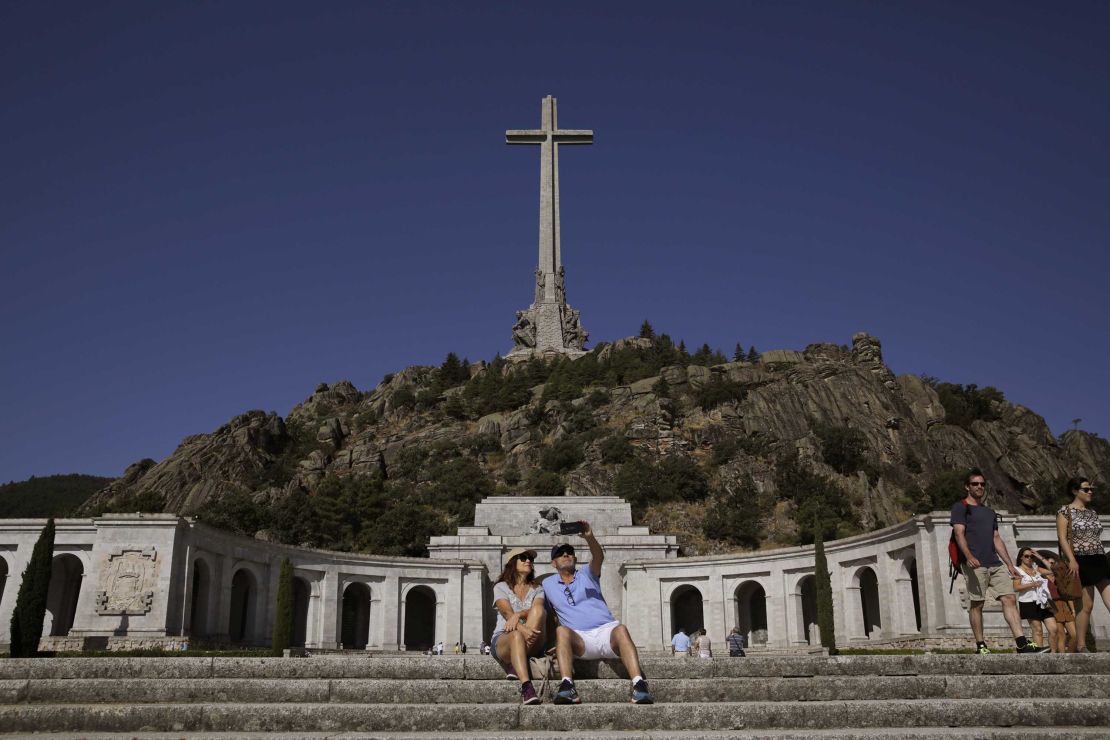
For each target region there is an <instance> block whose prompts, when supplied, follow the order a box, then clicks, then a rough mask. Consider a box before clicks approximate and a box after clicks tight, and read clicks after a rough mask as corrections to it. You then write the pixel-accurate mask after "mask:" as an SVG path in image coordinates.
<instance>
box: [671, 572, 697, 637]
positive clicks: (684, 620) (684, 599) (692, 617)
mask: <svg viewBox="0 0 1110 740" xmlns="http://www.w3.org/2000/svg"><path fill="white" fill-rule="evenodd" d="M703 601H704V597H703V596H702V593H701V591H699V590H698V588H697V586H691V585H689V584H685V585H682V586H679V587H678V588H676V589H675V590H674V591H672V592H671V633H672V634H673V633H677V632H678V630H679V628H680V627H681V628H682V629H684V630H686V634H688V635H692V634H694V632H696V631H697V630H700V629H701V628H702V627H704V626H705V612H704V609H703V606H702V602H703Z"/></svg>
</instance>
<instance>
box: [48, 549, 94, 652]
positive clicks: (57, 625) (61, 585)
mask: <svg viewBox="0 0 1110 740" xmlns="http://www.w3.org/2000/svg"><path fill="white" fill-rule="evenodd" d="M84 577H85V568H84V566H83V565H82V564H81V558H79V557H77V556H76V555H72V554H69V553H66V554H63V555H56V556H55V557H54V561H53V562H52V563H51V566H50V589H49V591H48V592H47V594H46V620H47V621H48V622H49V631H47V630H46V629H43V633H44V634H48V635H51V636H53V637H65V636H66V635H68V634H69V630H70V629H71V628H72V627H73V618H74V616H75V615H76V614H77V600H78V599H79V598H80V596H81V581H82V579H83V578H84Z"/></svg>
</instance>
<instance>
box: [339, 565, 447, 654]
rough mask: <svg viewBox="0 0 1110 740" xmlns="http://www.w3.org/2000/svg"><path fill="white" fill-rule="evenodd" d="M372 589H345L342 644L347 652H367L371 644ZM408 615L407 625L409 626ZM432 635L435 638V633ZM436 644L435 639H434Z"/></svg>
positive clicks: (353, 586) (362, 586)
mask: <svg viewBox="0 0 1110 740" xmlns="http://www.w3.org/2000/svg"><path fill="white" fill-rule="evenodd" d="M371 597H372V594H371V593H370V587H369V586H367V585H366V584H365V583H359V582H355V583H351V584H349V585H348V586H347V588H345V589H343V621H342V627H341V629H340V632H339V634H340V638H339V639H340V642H341V643H342V645H343V647H344V648H346V649H347V650H365V649H366V646H367V644H369V642H370V600H371ZM407 622H408V620H407V615H406V625H407ZM432 624H433V625H434V624H435V596H434V595H433V596H432ZM432 635H433V638H434V635H435V631H434V629H433V631H432ZM433 642H434V639H433Z"/></svg>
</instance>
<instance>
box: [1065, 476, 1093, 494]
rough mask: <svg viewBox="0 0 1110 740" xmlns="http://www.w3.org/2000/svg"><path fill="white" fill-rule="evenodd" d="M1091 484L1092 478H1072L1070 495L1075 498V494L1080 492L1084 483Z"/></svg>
mask: <svg viewBox="0 0 1110 740" xmlns="http://www.w3.org/2000/svg"><path fill="white" fill-rule="evenodd" d="M1090 482H1091V479H1090V478H1072V479H1071V480H1069V481H1068V493H1069V494H1071V495H1072V496H1075V492H1076V491H1078V490H1079V488H1080V487H1081V486H1082V485H1083V484H1084V483H1090Z"/></svg>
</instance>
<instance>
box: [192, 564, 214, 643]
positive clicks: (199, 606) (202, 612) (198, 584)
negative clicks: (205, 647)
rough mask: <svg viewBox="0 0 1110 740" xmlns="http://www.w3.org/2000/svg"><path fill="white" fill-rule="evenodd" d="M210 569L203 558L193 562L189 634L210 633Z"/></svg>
mask: <svg viewBox="0 0 1110 740" xmlns="http://www.w3.org/2000/svg"><path fill="white" fill-rule="evenodd" d="M211 593H212V569H211V567H210V566H209V565H208V562H207V561H206V560H205V559H204V558H200V557H198V558H196V559H195V560H194V561H193V583H192V595H193V596H192V598H193V603H192V606H191V607H190V608H189V634H191V635H195V636H200V635H207V634H210V633H211V632H212V625H211V621H210V619H209V612H210V610H211V605H212V600H211V598H210V595H211Z"/></svg>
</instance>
